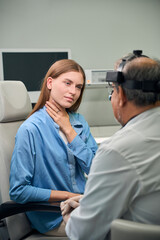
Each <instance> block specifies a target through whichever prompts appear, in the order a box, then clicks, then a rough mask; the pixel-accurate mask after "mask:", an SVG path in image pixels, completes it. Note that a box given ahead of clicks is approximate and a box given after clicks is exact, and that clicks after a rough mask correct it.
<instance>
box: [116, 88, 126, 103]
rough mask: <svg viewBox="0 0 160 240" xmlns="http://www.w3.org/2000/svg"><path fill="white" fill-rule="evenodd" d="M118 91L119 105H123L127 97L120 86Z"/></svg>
mask: <svg viewBox="0 0 160 240" xmlns="http://www.w3.org/2000/svg"><path fill="white" fill-rule="evenodd" d="M118 92H119V104H120V106H121V107H123V106H124V105H125V104H126V102H127V98H126V95H125V93H124V90H123V89H122V87H120V86H119V91H118Z"/></svg>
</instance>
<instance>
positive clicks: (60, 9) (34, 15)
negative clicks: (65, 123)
mask: <svg viewBox="0 0 160 240" xmlns="http://www.w3.org/2000/svg"><path fill="white" fill-rule="evenodd" d="M159 24H160V0H99V1H98V0H81V1H78V0H0V48H70V49H71V52H72V58H73V59H75V60H76V61H78V62H79V63H80V64H81V65H82V66H83V67H84V68H85V69H94V68H96V69H98V68H112V67H113V64H114V62H115V60H117V59H118V58H119V57H121V56H122V55H124V54H126V53H128V52H131V51H132V50H133V49H143V50H144V53H145V54H149V55H150V56H152V57H159V58H160V43H159V42H160V27H159Z"/></svg>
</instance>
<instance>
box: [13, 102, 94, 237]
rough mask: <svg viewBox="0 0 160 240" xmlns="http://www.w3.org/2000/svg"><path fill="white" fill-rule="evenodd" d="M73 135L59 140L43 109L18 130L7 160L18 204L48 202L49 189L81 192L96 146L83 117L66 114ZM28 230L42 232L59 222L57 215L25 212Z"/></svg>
mask: <svg viewBox="0 0 160 240" xmlns="http://www.w3.org/2000/svg"><path fill="white" fill-rule="evenodd" d="M69 117H70V122H71V125H72V127H73V128H74V129H75V131H76V132H77V136H76V137H75V138H74V140H73V141H72V142H71V143H68V144H67V145H66V143H65V142H64V141H63V139H62V138H61V136H60V135H59V126H58V125H57V124H56V123H55V122H54V121H53V119H52V118H51V117H50V116H49V115H48V113H47V112H46V108H45V107H43V108H42V109H40V110H38V111H37V112H35V113H34V114H32V115H31V116H30V117H29V118H28V119H27V120H26V121H25V122H24V123H23V124H22V125H21V126H20V128H19V130H18V132H17V135H16V138H15V148H14V152H13V155H12V160H11V173H10V197H11V199H12V200H14V201H16V202H19V203H26V202H34V201H48V200H49V198H50V195H51V190H60V191H69V192H74V193H83V192H84V188H85V182H86V179H85V176H84V173H86V174H88V173H89V170H90V166H91V163H92V159H93V157H94V155H95V153H96V150H97V144H96V142H95V140H94V138H93V137H92V135H91V133H90V129H89V126H88V124H87V122H86V121H85V119H84V117H83V116H82V115H80V114H78V113H69ZM27 215H28V218H29V220H30V221H31V224H32V227H33V228H35V229H37V230H38V231H39V232H41V233H45V232H47V231H49V230H51V229H53V228H55V227H57V226H58V225H59V224H60V222H61V221H62V216H61V214H60V213H44V212H28V213H27Z"/></svg>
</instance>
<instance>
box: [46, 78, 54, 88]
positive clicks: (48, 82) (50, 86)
mask: <svg viewBox="0 0 160 240" xmlns="http://www.w3.org/2000/svg"><path fill="white" fill-rule="evenodd" d="M52 81H53V78H51V77H48V78H47V88H48V89H50V90H51V89H52Z"/></svg>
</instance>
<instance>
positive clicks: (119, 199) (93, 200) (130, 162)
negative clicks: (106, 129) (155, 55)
mask: <svg viewBox="0 0 160 240" xmlns="http://www.w3.org/2000/svg"><path fill="white" fill-rule="evenodd" d="M107 81H109V82H112V88H113V91H112V97H111V103H112V108H113V112H114V115H115V118H116V119H117V120H118V121H119V122H120V123H121V125H122V128H121V130H119V131H118V132H117V133H115V134H114V135H113V136H112V137H110V138H109V139H108V140H106V141H105V142H103V143H102V144H101V145H100V147H99V149H98V151H97V153H96V156H95V158H94V159H93V163H92V166H91V170H90V174H89V178H88V181H87V184H86V188H85V192H84V196H83V197H82V196H78V197H77V196H76V197H74V198H73V199H72V198H71V199H70V200H67V201H65V202H62V203H61V210H62V215H63V219H64V221H65V222H66V233H67V235H68V237H69V238H70V239H71V240H78V239H79V240H80V239H81V240H84V239H92V240H103V239H109V235H110V226H111V222H112V221H113V220H114V219H116V218H123V219H128V220H132V221H136V222H141V223H151V224H158V225H160V207H159V199H160V130H159V128H160V62H159V61H158V60H153V59H151V58H148V57H147V56H144V55H142V52H141V51H134V53H133V54H129V55H128V56H126V57H124V58H122V59H120V60H119V61H118V62H117V63H116V71H113V72H111V73H108V75H107ZM74 208H75V210H73V209H74ZM72 210H73V211H72Z"/></svg>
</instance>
